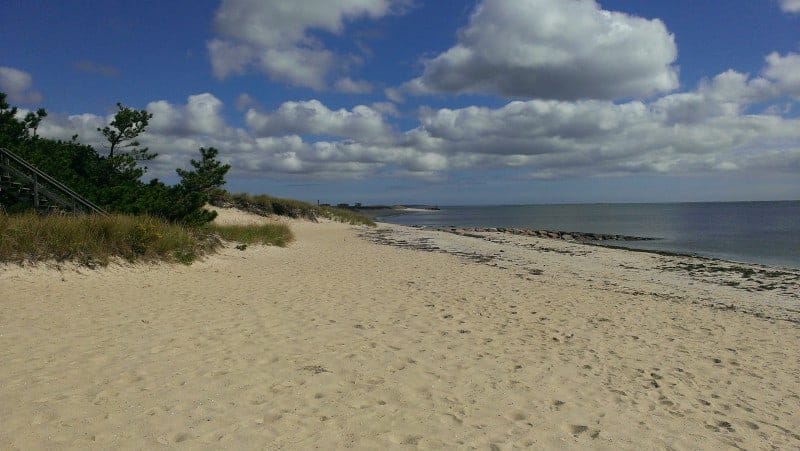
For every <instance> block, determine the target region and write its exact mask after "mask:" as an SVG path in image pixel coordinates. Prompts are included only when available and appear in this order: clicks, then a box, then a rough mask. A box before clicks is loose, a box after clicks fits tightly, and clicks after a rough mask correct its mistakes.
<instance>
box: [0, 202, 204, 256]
mask: <svg viewBox="0 0 800 451" xmlns="http://www.w3.org/2000/svg"><path fill="white" fill-rule="evenodd" d="M219 244H220V241H219V239H217V238H216V237H215V236H213V235H210V234H207V233H197V231H196V230H194V229H191V228H187V227H183V226H180V225H176V224H170V223H167V222H165V221H162V220H159V219H156V218H152V217H148V216H125V215H113V216H101V215H85V216H59V215H49V216H41V215H37V214H33V213H28V214H19V215H5V214H3V215H0V261H4V262H15V263H24V262H37V261H43V260H55V261H59V262H62V261H75V262H78V263H81V264H84V265H86V266H96V265H100V266H105V265H107V264H108V263H109V262H110V261H111V259H112V258H123V259H125V260H127V261H129V262H137V261H169V262H180V263H191V262H192V261H194V260H195V259H196V258H197V257H199V256H200V255H203V254H205V253H207V252H211V251H213V250H214V249H215V248H216V247H217V246H218V245H219Z"/></svg>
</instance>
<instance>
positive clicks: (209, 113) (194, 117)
mask: <svg viewBox="0 0 800 451" xmlns="http://www.w3.org/2000/svg"><path fill="white" fill-rule="evenodd" d="M222 108H223V105H222V101H221V100H219V99H218V98H216V97H214V96H213V95H212V94H209V93H203V94H197V95H193V96H189V98H188V99H187V102H186V105H173V104H171V103H169V102H167V101H165V100H159V101H156V102H150V103H149V104H147V111H148V112H150V113H152V114H153V118H152V119H151V120H150V130H151V131H152V132H155V133H162V134H187V133H188V134H205V135H214V134H219V133H221V132H223V131H224V130H225V120H224V119H223V118H222Z"/></svg>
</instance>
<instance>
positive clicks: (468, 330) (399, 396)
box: [0, 221, 800, 449]
mask: <svg viewBox="0 0 800 451" xmlns="http://www.w3.org/2000/svg"><path fill="white" fill-rule="evenodd" d="M292 228H293V230H294V232H295V234H296V235H297V241H296V242H294V243H293V244H292V245H290V246H289V247H288V248H283V249H281V248H272V247H259V246H251V247H248V249H247V250H246V251H244V252H242V251H238V250H235V249H226V250H224V251H223V252H222V253H221V254H219V255H216V256H213V257H210V258H208V259H206V260H205V261H203V262H200V263H197V264H194V265H192V266H177V265H152V266H134V267H126V266H115V267H111V268H107V269H102V270H86V269H81V270H79V271H75V270H74V269H70V270H63V271H59V270H57V269H53V268H44V267H42V268H33V269H31V268H17V267H4V268H3V269H0V306H2V309H0V361H2V362H3V364H2V366H0V448H3V449H17V448H19V449H43V448H87V447H88V448H91V447H95V448H111V447H122V448H141V449H151V448H158V447H162V446H163V447H169V446H177V447H184V446H185V447H190V448H216V449H219V448H226V449H252V448H270V449H275V448H284V449H308V448H314V447H318V448H322V449H331V448H347V447H353V448H359V449H376V448H388V449H395V448H398V449H400V448H402V449H406V448H409V449H414V448H418V449H444V448H466V449H469V448H477V449H512V448H517V447H525V446H533V447H535V448H538V449H554V448H596V449H649V448H665V447H672V448H674V449H721V448H730V447H742V448H746V449H767V448H771V447H778V448H783V449H788V448H797V447H800V436H799V435H798V433H797V432H796V431H798V430H800V396H799V395H800V361H799V359H800V357H798V356H800V328H799V327H798V323H797V322H796V321H795V320H796V318H795V316H793V315H796V312H797V309H798V300H797V295H796V293H797V290H795V291H794V292H793V290H792V289H791V287H789V288H787V289H783V290H781V289H775V290H769V291H747V290H745V289H744V288H742V287H736V286H732V285H725V284H720V283H719V281H718V280H712V279H708V280H706V279H704V276H702V275H698V274H696V273H691V272H688V271H679V270H669V269H666V268H668V267H669V266H670V265H672V263H670V262H669V260H668V257H662V256H654V255H650V254H641V253H632V252H626V251H619V250H611V249H602V248H594V247H588V246H582V245H577V244H571V243H564V242H560V241H550V240H532V241H524V240H523V241H515V240H512V239H510V238H507V237H503V236H495V237H488V238H491V239H478V238H470V237H461V236H455V235H450V234H445V233H440V232H426V231H420V230H416V229H409V228H403V227H397V226H386V225H384V226H382V228H381V229H379V230H377V231H376V230H372V229H362V228H353V227H350V226H344V225H341V224H337V223H329V222H324V223H319V224H314V223H308V222H301V221H296V222H293V224H292ZM521 239H522V238H520V240H521ZM387 242H392V243H394V245H386V244H381V243H387ZM415 247H416V248H427V249H428V250H429V251H425V250H419V249H416V248H415ZM430 251H433V252H430ZM786 280H788V282H786ZM782 283H792V282H791V277H790V276H787V278H786V279H785V280H784V282H782ZM794 283H795V287H796V286H797V285H796V284H797V283H798V281H797V280H795V281H794ZM726 305H733V307H732V308H726V307H725V306H726Z"/></svg>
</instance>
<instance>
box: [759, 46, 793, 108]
mask: <svg viewBox="0 0 800 451" xmlns="http://www.w3.org/2000/svg"><path fill="white" fill-rule="evenodd" d="M763 72H764V75H765V76H766V77H767V78H769V79H770V80H773V81H774V82H775V84H776V85H777V89H779V90H780V92H781V93H782V94H784V95H789V96H793V97H797V98H800V54H797V53H789V54H787V55H786V56H781V55H780V54H778V53H777V52H773V53H771V54H769V55H768V56H767V67H766V68H764V71H763Z"/></svg>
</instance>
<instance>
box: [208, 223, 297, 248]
mask: <svg viewBox="0 0 800 451" xmlns="http://www.w3.org/2000/svg"><path fill="white" fill-rule="evenodd" d="M207 228H208V230H209V231H210V232H212V233H214V234H215V235H217V236H219V237H220V238H222V239H224V240H227V241H235V242H237V243H242V244H267V245H273V246H280V247H283V246H286V245H287V244H289V243H290V242H292V241H293V240H294V235H292V231H291V230H290V229H289V226H287V225H286V224H261V225H246V226H242V225H224V226H223V225H216V224H211V225H209V226H207Z"/></svg>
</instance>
